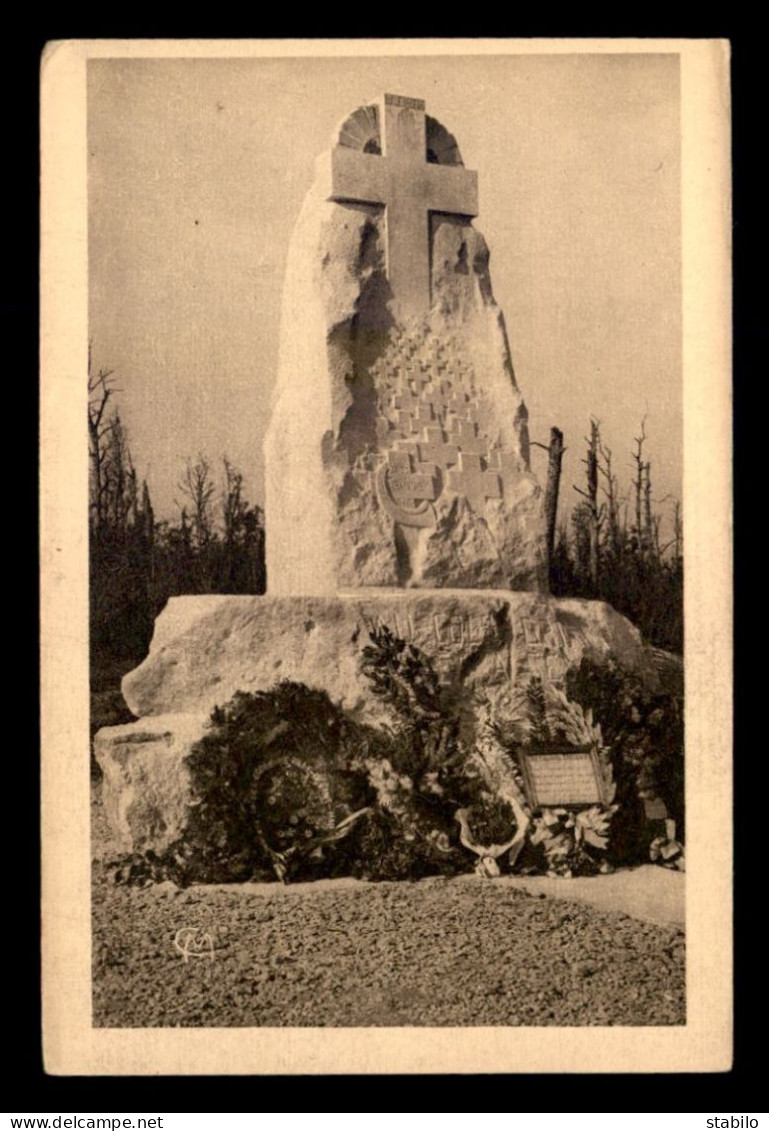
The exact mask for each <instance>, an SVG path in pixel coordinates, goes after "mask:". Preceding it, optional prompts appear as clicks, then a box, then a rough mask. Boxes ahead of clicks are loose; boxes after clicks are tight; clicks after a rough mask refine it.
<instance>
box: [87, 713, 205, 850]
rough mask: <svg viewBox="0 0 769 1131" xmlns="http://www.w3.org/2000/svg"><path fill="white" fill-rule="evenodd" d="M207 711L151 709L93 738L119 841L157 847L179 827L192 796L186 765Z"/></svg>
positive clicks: (127, 845) (109, 814)
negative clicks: (147, 715) (152, 711)
mask: <svg viewBox="0 0 769 1131" xmlns="http://www.w3.org/2000/svg"><path fill="white" fill-rule="evenodd" d="M207 725H208V723H207V715H203V716H202V717H201V716H200V715H194V714H193V715H179V714H173V715H156V716H153V717H152V718H148V719H141V720H140V721H139V722H136V723H128V724H126V725H125V726H119V727H103V728H102V730H100V731H97V733H96V736H95V738H94V755H95V757H96V761H97V762H98V763H99V766H100V767H101V771H102V774H103V780H102V801H103V804H104V810H105V814H106V817H107V820H108V822H109V824H110V827H111V829H112V831H113V833H114V834H115V838H116V840H117V842H118V843H119V844H120V846H121V847H123V848H127V849H137V850H140V851H141V850H145V849H149V848H151V849H153V850H154V851H156V852H162V851H163V850H164V849H165V848H167V847H168V846H169V844H172V843H173V842H174V841H175V840H176V839H177V838H178V837H179V836H180V835H181V834H182V832H183V831H184V829H185V828H186V824H187V816H188V813H189V808H190V800H191V797H192V791H191V785H190V775H189V770H188V768H187V765H186V760H187V757H188V756H189V753H190V750H191V748H192V745H193V744H194V743H195V742H196V741H197V740H198V739H199V738H200V737H201V736H202V735H203V734H204V732H205V729H206V726H207Z"/></svg>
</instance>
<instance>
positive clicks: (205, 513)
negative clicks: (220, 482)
mask: <svg viewBox="0 0 769 1131" xmlns="http://www.w3.org/2000/svg"><path fill="white" fill-rule="evenodd" d="M178 489H179V490H180V491H181V493H182V495H183V496H184V497H185V499H187V500H188V501H189V504H190V508H189V515H188V514H187V507H186V504H185V505H180V504H179V503H178V502H177V504H176V505H177V506H178V507H179V509H180V511H182V513H183V519H185V520H186V519H187V518H189V522H190V525H191V528H192V539H193V544H194V546H195V548H196V549H197V550H203V549H205V548H206V547H207V546H208V545H209V544H210V543H211V542H212V540H213V537H214V515H213V505H212V502H211V500H212V499H213V497H214V492H215V490H216V487H215V484H214V481H213V477H212V475H211V465H210V463H209V462H208V460H207V458H206V456H205V455H204V454H203V453H202V452H201V453H199V455H198V458H197V459H196V460H195V462H194V463H193V461H192V460H191V459H188V460H187V462H186V464H185V467H184V474H183V475H182V478H181V480H180V481H179V483H178Z"/></svg>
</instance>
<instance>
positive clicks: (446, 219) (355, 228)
mask: <svg viewBox="0 0 769 1131" xmlns="http://www.w3.org/2000/svg"><path fill="white" fill-rule="evenodd" d="M406 101H407V102H408V101H409V100H406ZM390 111H392V113H393V114H395V113H396V112H397V114H398V115H401V114H402V113H408V114H411V115H412V117H415V118H418V119H419V122H417V125H416V127H415V128H416V133H415V136H416V137H417V138H418V139H421V140H420V141H419V144H420V145H421V146H422V149H423V150H424V144H425V143H424V136H425V125H424V113H423V109H422V110H419V108H418V107H416V106H410V105H403V106H400V107H398V105H395V106H390ZM390 111H387V113H389V112H390ZM382 114H383V115H384V116H385V117H386V112H385V110H382ZM430 121H431V120H430V119H428V122H430ZM420 123H421V125H420ZM412 124H413V123H412ZM435 127H437V123H434V122H433V123H432V127H431V129H432V133H431V134H430V136H431V138H434V137H437V136H439V135H438V134H437V133H436V130H435ZM391 128H392V131H393V136H395V133H396V132H397V128H396V125H395V124H393V123H391ZM443 134H444V135H445V136H446V137H448V138H450V135H447V134H446V132H445V131H443ZM377 136H378V135H377ZM364 140H365V137H364V135H361V137H360V139H359V141H360V144H361V146H362V145H363V141H364ZM369 140H371V139H369ZM379 140H381V138H380V139H379ZM385 142H386V138H385ZM450 143H451V144H449V143H448V142H447V143H446V144H445V147H444V149H443V150H442V152H441V158H444V159H445V160H446V161H447V164H445V165H443V164H438V165H436V164H427V162H426V157H425V156H424V153H423V159H422V164H421V165H420V167H419V168H420V170H421V171H420V175H419V176H417V175H416V174H415V173H414V169H413V168H412V165H414V159H413V153H412V154H411V156H409V161H408V162H407V164H408V169H406V168H405V166H404V167H403V168H401V166H402V164H403V162H402V161H401V159H400V158H397V159H396V157H397V154H396V152H395V151H393V150H392V147H391V148H390V151H388V153H386V154H382V155H381V156H380V155H377V154H376V153H365V152H355V150H354V149H353V148H351V143H350V142H349V141H348V142H345V144H344V145H343V146H341V147H338V148H337V149H335V150H334V151H333V153H332V156H333V155H334V154H335V155H336V156H335V157H334V160H332V161H331V163H330V164H329V161H327V160H325V159H324V160H321V161H320V162H319V166H318V176H317V180H316V183H315V184H314V186H313V187H312V189H311V190H310V192H309V194H308V196H307V199H306V201H305V203H304V206H303V208H302V211H301V214H300V217H299V219H298V222H297V225H296V229H295V231H294V235H293V237H292V241H291V246H290V249H289V255H288V262H287V267H286V276H285V286H284V294H283V311H282V324H281V342H280V357H279V370H278V378H277V383H276V392H275V401H274V405H273V413H272V419H271V423H270V427H269V429H268V432H267V435H266V439H265V476H266V513H267V587H268V591H269V592H270V593H273V594H276V595H278V594H287V595H297V594H299V595H305V594H309V595H319V594H328V595H332V594H335V593H336V592H338V591H339V590H340V589H343V588H352V587H360V586H398V587H402V588H409V587H419V588H440V587H446V588H476V589H478V588H481V589H482V588H499V589H522V590H529V591H531V590H534V591H536V590H544V589H546V579H547V561H546V549H545V524H544V515H543V507H542V492H541V489H540V487H539V485H538V484H537V482H536V480H535V479H534V477H533V475H532V474H531V470H530V466H529V441H528V431H527V414H526V408H525V406H524V403H523V399H522V397H521V394H520V392H519V390H518V387H517V385H516V381H515V377H514V374H513V367H512V362H511V358H510V349H509V345H508V340H507V334H506V330H505V325H504V319H503V316H502V312H501V311H500V309H499V307H498V306H497V305H496V303H495V301H494V298H493V294H492V288H491V280H490V275H489V267H488V260H489V253H488V248H487V246H486V243H485V241H484V239H483V237H482V236H481V235H480V233H479V232H478V231H477V230H476V229H475V228H474V227H473V225H472V221H471V220H470V218H469V216H468V215H467V214H466V213H467V212H473V211H474V208H475V206H474V204H473V203H472V201H471V198H472V192H470V187H471V186H470V184H469V182H468V181H467V180H466V178H467V177H469V176H470V174H468V173H467V171H466V170H464V169H463V168H462V165H461V160H460V159H459V157H458V149H457V148H456V145H455V144H454V142H453V139H451V138H450ZM452 146H453V148H452ZM396 148H397V147H396ZM398 152H400V150H398ZM401 156H402V155H401ZM378 162H379V163H380V165H378V164H377V163H378ZM409 162H410V164H409ZM386 165H387V167H388V168H390V169H391V172H390V173H388V174H387V176H385V174H384V172H381V175H380V176H377V175H376V173H377V170H378V169H380V168H381V170H384V168H385V166H386ZM342 166H344V168H342ZM360 168H362V169H363V172H365V176H363V174H362V173H361V172H360ZM409 169H411V172H409ZM356 170H357V172H356ZM422 172H424V177H427V178H428V179H429V180H430V186H432V187H431V192H432V188H433V187H435V186H433V181H435V185H436V186H437V184H438V183H439V182H440V183H441V184H442V183H443V180H442V178H444V177H451V178H454V179H457V178H458V180H457V184H459V183H460V181H461V182H462V184H463V185H465V188H464V189H463V190H462V191H463V192H465V193H466V196H463V195H462V192H460V191H459V190H457V193H456V200H455V205H454V206H455V207H456V209H457V211H455V212H452V211H451V209H449V208H446V209H445V210H444V211H442V212H440V213H438V212H434V213H433V212H428V209H429V208H430V203H429V200H430V199H432V196H431V195H430V194H428V195H427V196H425V195H424V193H423V191H422V188H420V186H421V185H422V181H423V179H424V178H423V176H422ZM353 173H355V175H354V176H353ZM345 177H351V178H352V181H351V182H350V183H351V184H352V185H353V187H352V188H348V189H347V190H343V189H342V187H341V186H342V182H343V180H344V178H345ZM462 178H465V180H463V179H462ZM380 182H381V183H380ZM385 182H386V184H385ZM344 183H347V182H346V181H345V182H344ZM396 187H397V192H396ZM375 188H376V190H377V191H375ZM345 191H347V192H348V194H349V196H351V197H352V198H353V199H352V200H349V199H348V200H346V201H345V202H343V203H340V202H339V199H338V198H340V197H342V196H344V195H345ZM425 191H426V190H425ZM435 191H436V192H437V191H438V190H437V188H435ZM412 197H413V199H411V198H412ZM428 197H429V199H428ZM332 198H334V199H332ZM380 198H381V199H382V204H384V205H385V206H386V207H382V206H380V205H379V204H377V203H376V201H377V200H379V199H380ZM372 199H373V201H374V202H371V201H372ZM436 199H438V198H437V197H436ZM394 201H395V202H397V207H396V204H395V203H392V202H394ZM425 201H427V203H425ZM463 201H464V203H463ZM468 201H470V203H468ZM388 202H390V203H388ZM460 209H464V210H465V213H463V212H462V211H460ZM407 214H408V215H409V216H413V215H418V216H421V217H423V220H419V223H420V224H421V223H424V233H423V235H422V234H421V229H420V235H419V239H417V238H416V236H415V235H414V234H413V233H411V228H410V227H409V225H406V227H405V228H404V229H403V230H401V228H400V227H399V226H398V225H394V224H393V222H392V220H393V217H395V218H397V216H404V215H407ZM412 226H413V225H412ZM410 233H411V234H410ZM396 250H397V254H396ZM415 256H416V257H417V258H419V261H420V263H422V261H423V260H424V264H425V268H426V269H428V268H429V286H427V285H426V284H425V283H424V281H420V280H421V274H420V272H417V271H416V267H415V266H414V265H413V264H412V262H411V261H412V260H413V259H414V257H415ZM409 264H411V267H409ZM420 271H421V269H420ZM417 276H419V278H417ZM410 280H411V281H410ZM412 283H413V286H412ZM425 293H427V294H428V300H427V301H424V295H425Z"/></svg>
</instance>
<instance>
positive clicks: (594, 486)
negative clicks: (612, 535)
mask: <svg viewBox="0 0 769 1131" xmlns="http://www.w3.org/2000/svg"><path fill="white" fill-rule="evenodd" d="M600 440H601V436H600V431H599V422H598V421H597V420H596V419H595V418H591V420H590V437H589V439H588V438H586V439H585V443H586V444H587V459H584V460H583V461H582V462H583V463H584V464H585V466H586V467H587V490H586V491H583V490H581V488H579V487H575V488H574V490H575V491H576V492H577V494H578V495H581V496H582V498H583V499H585V501H586V502H585V505H586V508H587V509H586V511H585V515H586V518H587V527H588V537H589V564H588V570H589V574H590V584H591V585H592V586H593V589H594V590H595V591H597V590H598V555H599V541H600V533H601V523H602V521H603V517H604V511H605V508H604V507H603V505H601V506H599V504H598V447H599V444H600Z"/></svg>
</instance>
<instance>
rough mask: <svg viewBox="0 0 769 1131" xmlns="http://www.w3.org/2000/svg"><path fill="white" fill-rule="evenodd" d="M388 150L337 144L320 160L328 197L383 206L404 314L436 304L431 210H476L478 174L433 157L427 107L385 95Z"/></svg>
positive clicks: (390, 271) (390, 266)
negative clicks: (429, 149) (432, 296)
mask: <svg viewBox="0 0 769 1131" xmlns="http://www.w3.org/2000/svg"><path fill="white" fill-rule="evenodd" d="M379 121H380V122H381V123H382V151H383V152H382V154H381V155H380V154H376V153H364V152H362V151H361V150H356V149H351V148H348V147H346V146H337V147H336V148H334V149H332V150H331V152H330V153H329V154H326V155H325V157H324V158H322V159H321V162H320V163H319V167H318V175H319V176H320V177H322V178H323V180H324V191H325V193H326V196H327V199H329V200H338V201H355V202H356V203H365V204H379V205H384V206H385V209H386V212H385V221H386V228H387V278H388V280H389V283H390V288H391V290H392V292H393V299H394V303H395V308H396V313H397V315H398V316H399V318H401V319H403V318H407V317H409V316H411V317H414V316H417V317H418V316H420V315H422V314H425V313H426V312H427V311H428V310H429V309H430V220H429V213H430V212H447V213H452V214H454V215H460V216H477V215H478V178H477V174H476V173H473V172H470V171H469V170H467V169H465V168H464V167H463V166H461V165H433V164H428V162H427V143H426V134H425V104H424V102H422V101H421V100H420V99H416V98H404V97H402V96H400V95H394V94H385V95H384V96H383V97H382V100H381V102H380V111H379Z"/></svg>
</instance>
